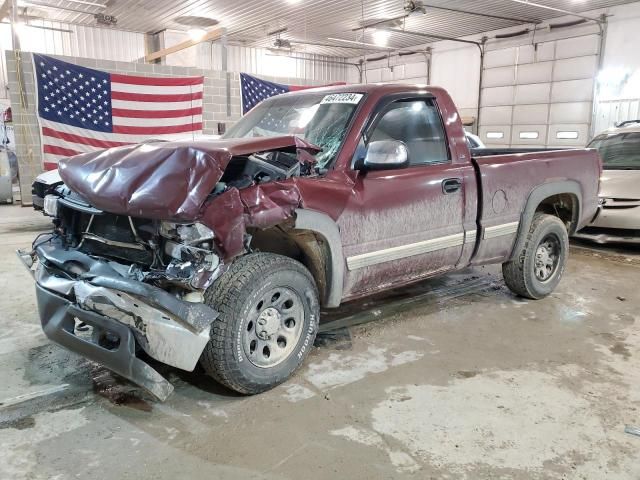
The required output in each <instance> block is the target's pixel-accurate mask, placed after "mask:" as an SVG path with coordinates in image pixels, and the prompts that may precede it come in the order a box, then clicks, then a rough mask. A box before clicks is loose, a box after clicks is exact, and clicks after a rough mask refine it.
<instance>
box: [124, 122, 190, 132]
mask: <svg viewBox="0 0 640 480" xmlns="http://www.w3.org/2000/svg"><path fill="white" fill-rule="evenodd" d="M194 130H202V123H193V124H189V125H170V126H167V127H134V126H130V125H122V126H121V125H114V126H113V131H114V133H132V134H137V135H163V134H165V133H181V132H191V131H194Z"/></svg>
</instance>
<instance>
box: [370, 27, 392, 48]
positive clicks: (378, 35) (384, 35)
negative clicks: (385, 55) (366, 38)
mask: <svg viewBox="0 0 640 480" xmlns="http://www.w3.org/2000/svg"><path fill="white" fill-rule="evenodd" d="M390 35H391V32H388V31H387V30H374V31H373V33H372V34H371V36H372V38H373V43H375V44H376V45H378V46H380V47H386V46H387V42H388V41H389V36H390Z"/></svg>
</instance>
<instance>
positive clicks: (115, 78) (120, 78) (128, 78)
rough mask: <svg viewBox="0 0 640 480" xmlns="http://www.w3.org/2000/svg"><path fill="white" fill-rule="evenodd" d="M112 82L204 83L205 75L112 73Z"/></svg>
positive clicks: (153, 83) (169, 84)
mask: <svg viewBox="0 0 640 480" xmlns="http://www.w3.org/2000/svg"><path fill="white" fill-rule="evenodd" d="M111 82H112V83H127V84H130V85H157V86H164V87H175V86H182V85H202V83H203V82H204V77H139V76H136V75H121V74H118V73H112V74H111Z"/></svg>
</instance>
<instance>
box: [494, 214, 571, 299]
mask: <svg viewBox="0 0 640 480" xmlns="http://www.w3.org/2000/svg"><path fill="white" fill-rule="evenodd" d="M526 235H527V237H526V239H525V242H524V245H523V247H522V249H521V250H520V251H519V252H518V253H517V255H516V257H515V259H514V260H511V261H509V262H506V263H503V264H502V275H503V277H504V280H505V283H506V284H507V286H508V287H509V289H510V290H511V291H512V292H514V293H516V294H518V295H520V296H523V297H526V298H531V299H534V300H535V299H540V298H543V297H546V296H547V295H549V294H550V293H551V292H553V290H554V289H555V288H556V286H557V285H558V283H559V282H560V279H561V278H562V273H563V272H564V268H565V264H566V261H567V256H568V254H569V236H568V234H567V229H566V227H565V225H564V223H562V221H561V220H560V219H559V218H558V217H555V216H553V215H547V214H543V213H536V215H535V216H534V218H533V221H532V222H531V226H530V228H529V231H528V232H527V234H526Z"/></svg>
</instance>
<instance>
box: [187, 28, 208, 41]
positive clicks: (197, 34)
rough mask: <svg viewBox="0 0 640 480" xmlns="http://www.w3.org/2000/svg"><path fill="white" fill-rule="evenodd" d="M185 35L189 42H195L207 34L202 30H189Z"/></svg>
mask: <svg viewBox="0 0 640 480" xmlns="http://www.w3.org/2000/svg"><path fill="white" fill-rule="evenodd" d="M187 33H188V34H189V37H190V38H191V40H193V41H194V42H197V41H198V40H201V39H202V37H204V36H205V35H206V34H207V31H206V30H204V29H202V28H190V29H189V30H187Z"/></svg>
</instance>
